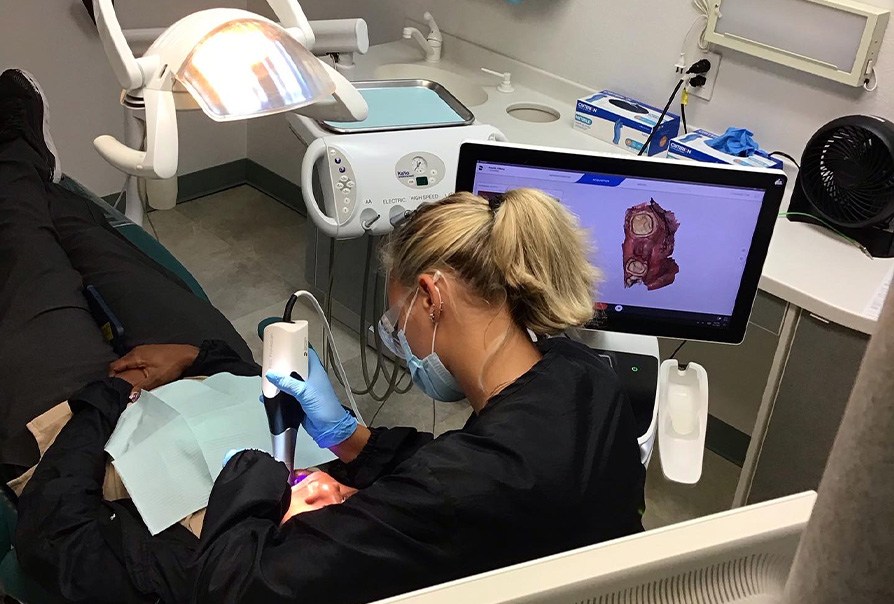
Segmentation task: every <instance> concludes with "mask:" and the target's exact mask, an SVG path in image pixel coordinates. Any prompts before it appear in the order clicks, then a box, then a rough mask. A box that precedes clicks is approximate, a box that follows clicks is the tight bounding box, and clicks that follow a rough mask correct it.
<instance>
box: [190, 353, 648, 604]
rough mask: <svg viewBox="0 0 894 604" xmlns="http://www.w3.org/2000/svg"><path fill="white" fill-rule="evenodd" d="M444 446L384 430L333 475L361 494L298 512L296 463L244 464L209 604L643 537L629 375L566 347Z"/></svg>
mask: <svg viewBox="0 0 894 604" xmlns="http://www.w3.org/2000/svg"><path fill="white" fill-rule="evenodd" d="M539 346H540V348H541V351H542V352H543V358H542V359H541V360H540V361H539V362H538V363H537V364H536V365H535V366H534V367H532V368H531V370H530V371H528V372H527V373H525V374H524V375H523V376H521V377H520V378H519V379H518V380H516V381H515V382H514V383H512V384H511V385H510V386H508V387H506V388H505V389H504V390H503V391H502V392H500V393H499V394H497V395H496V396H494V397H493V398H492V399H491V400H490V401H489V402H488V404H487V405H486V406H485V407H484V409H483V410H482V411H481V412H480V413H479V414H477V415H474V414H473V415H472V417H471V418H470V419H469V421H468V422H467V423H466V425H465V427H464V428H463V429H462V430H457V431H453V432H448V433H445V434H443V435H441V436H440V437H438V438H433V437H432V435H431V434H425V433H420V432H417V431H416V430H413V429H409V428H392V429H376V430H374V431H373V434H372V437H371V439H370V441H369V443H368V444H367V445H366V447H365V448H364V450H363V451H362V452H361V454H360V455H359V456H358V457H357V459H356V460H354V461H353V462H351V463H349V464H340V465H341V467H340V468H337V469H336V470H335V471H333V475H334V476H335V477H336V478H338V479H339V480H341V481H343V482H345V483H346V484H349V485H350V486H354V487H357V488H360V489H362V490H361V491H360V492H359V493H357V494H356V495H354V496H353V497H351V498H350V499H349V500H348V501H347V502H345V503H343V504H341V505H333V506H330V507H327V508H324V509H321V510H317V511H314V512H309V513H305V514H300V515H298V516H295V517H293V518H291V519H290V520H289V521H288V522H287V523H285V524H284V525H282V526H281V527H280V526H279V524H280V520H281V518H282V516H283V514H284V513H285V511H286V509H287V508H288V503H289V493H290V492H289V489H288V486H287V480H286V479H287V471H286V469H285V466H283V465H282V464H280V463H277V462H276V461H274V460H273V459H272V458H271V457H269V456H268V455H266V454H263V453H259V452H254V451H246V452H242V453H240V454H238V455H236V456H234V457H233V458H232V459H231V460H230V462H229V463H228V464H227V466H226V468H225V469H224V470H223V472H222V473H221V475H220V476H219V478H218V480H217V482H216V483H215V485H214V489H213V491H212V493H211V499H210V503H209V505H208V510H207V513H206V517H205V524H204V528H203V530H202V537H201V541H200V546H199V552H198V555H197V559H196V563H195V565H194V567H193V568H192V569H191V570H192V571H193V572H194V573H195V574H194V575H193V577H194V579H195V587H194V590H193V594H192V598H193V600H194V601H198V602H221V603H223V602H265V603H272V602H327V603H338V602H368V601H371V600H376V599H379V598H384V597H387V596H391V595H396V594H399V593H404V592H407V591H410V590H414V589H418V588H422V587H425V586H429V585H434V584H437V583H442V582H445V581H449V580H453V579H457V578H460V577H464V576H468V575H471V574H476V573H480V572H484V571H487V570H492V569H495V568H500V567H503V566H507V565H510V564H515V563H519V562H523V561H526V560H531V559H534V558H539V557H542V556H546V555H549V554H555V553H558V552H562V551H567V550H569V549H573V548H577V547H581V546H585V545H590V544H593V543H597V542H600V541H604V540H607V539H613V538H616V537H621V536H624V535H629V534H632V533H635V532H638V531H642V523H641V518H642V512H643V509H644V499H643V487H644V482H645V470H644V468H643V466H642V464H641V463H640V453H639V447H638V445H637V441H636V427H635V425H636V422H635V421H634V417H633V412H632V410H631V407H630V405H629V403H628V402H627V400H626V398H625V397H624V395H623V393H622V391H621V388H620V384H619V382H618V379H617V377H616V376H615V374H614V373H613V372H612V370H611V369H610V368H609V367H608V366H607V365H606V364H605V363H604V362H602V361H601V360H600V359H599V358H598V357H597V356H596V355H595V353H594V352H593V351H592V350H591V349H589V348H587V347H585V346H583V345H581V344H579V343H576V342H573V341H571V340H568V339H566V338H553V339H550V340H546V341H545V342H542V343H541V344H539Z"/></svg>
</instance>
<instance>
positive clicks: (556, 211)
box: [382, 189, 601, 335]
mask: <svg viewBox="0 0 894 604" xmlns="http://www.w3.org/2000/svg"><path fill="white" fill-rule="evenodd" d="M501 197H502V203H500V204H496V203H495V204H494V208H495V209H491V204H490V203H489V202H488V201H487V200H485V199H484V198H482V197H478V196H477V195H472V194H471V193H455V194H453V195H450V196H449V197H446V198H444V199H442V200H440V201H438V202H435V203H431V204H428V205H425V206H422V207H420V208H419V210H417V211H416V213H415V214H413V215H412V217H410V218H409V219H408V220H407V221H406V222H405V223H404V224H402V225H400V226H398V228H397V229H396V230H395V231H394V232H393V233H392V234H391V235H390V236H389V237H388V239H386V241H385V244H384V246H383V248H382V264H383V266H384V268H385V269H386V270H387V271H388V272H389V273H390V275H391V277H392V278H393V279H396V280H397V282H398V283H400V284H402V285H404V286H407V287H415V286H416V279H417V278H418V276H419V275H420V274H422V273H425V272H428V271H432V270H436V269H441V270H447V271H452V272H453V273H455V274H457V275H458V276H459V277H460V278H461V279H462V280H463V281H464V282H465V284H466V285H467V286H469V287H470V288H471V289H472V290H473V291H474V292H475V293H476V294H478V295H479V296H480V297H481V298H482V299H484V300H485V301H486V302H488V303H503V302H505V303H506V304H507V305H508V308H509V311H510V314H511V316H512V318H513V320H514V321H515V323H516V324H518V325H519V326H520V327H522V328H525V329H530V330H531V331H532V332H534V333H535V334H538V335H555V334H557V333H560V332H562V331H563V330H565V329H566V328H568V327H571V326H575V325H581V324H583V323H586V322H587V321H589V320H590V319H591V318H592V317H593V300H594V296H595V291H594V290H595V286H596V284H597V282H598V281H599V279H600V277H601V273H600V271H599V270H598V269H597V268H595V267H594V266H593V265H592V264H591V263H590V261H589V259H588V256H589V252H590V249H589V246H588V244H587V239H588V238H587V236H586V233H585V232H584V230H583V229H581V227H580V225H579V224H578V221H577V218H576V217H575V216H574V215H573V214H571V213H570V212H569V211H568V210H566V209H565V208H564V207H563V206H562V205H561V204H560V203H559V202H558V201H557V200H556V199H554V198H553V197H550V196H549V195H547V194H546V193H543V192H542V191H538V190H536V189H514V190H511V191H508V192H506V193H505V194H503V195H502V196H501Z"/></svg>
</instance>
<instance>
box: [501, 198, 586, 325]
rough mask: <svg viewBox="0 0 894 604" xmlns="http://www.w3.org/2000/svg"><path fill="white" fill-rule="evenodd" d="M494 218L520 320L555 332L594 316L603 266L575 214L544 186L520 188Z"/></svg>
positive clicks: (514, 309) (505, 277)
mask: <svg viewBox="0 0 894 604" xmlns="http://www.w3.org/2000/svg"><path fill="white" fill-rule="evenodd" d="M494 218H495V219H494V226H493V233H492V249H493V259H494V262H495V264H496V265H497V267H498V268H499V271H500V273H501V274H502V275H503V280H504V282H505V284H506V293H507V296H508V300H509V304H510V308H511V309H512V314H513V316H514V317H515V319H516V321H517V322H518V323H519V324H521V325H522V326H524V327H526V328H528V329H530V330H531V331H533V332H534V333H538V334H555V333H559V332H561V331H563V330H564V329H566V328H567V327H569V326H572V325H580V324H582V323H585V322H587V321H588V320H590V319H591V318H592V317H593V297H594V294H595V291H594V289H595V285H596V282H597V280H598V278H599V271H598V270H597V269H596V268H595V267H593V266H592V265H591V264H590V260H589V258H588V255H589V254H588V252H589V249H588V245H587V237H586V234H585V232H584V231H583V230H582V229H581V228H580V226H579V225H578V222H577V219H576V218H575V216H574V215H573V214H571V213H570V212H569V211H568V210H566V209H565V208H564V207H563V206H562V205H561V204H560V203H559V202H558V201H556V200H555V199H554V198H552V197H550V196H549V195H547V194H546V193H543V192H542V191H538V190H535V189H515V190H512V191H509V192H507V193H506V194H505V195H504V196H503V203H502V204H501V206H500V207H499V208H498V209H497V211H496V212H495V217H494Z"/></svg>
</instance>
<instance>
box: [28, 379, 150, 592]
mask: <svg viewBox="0 0 894 604" xmlns="http://www.w3.org/2000/svg"><path fill="white" fill-rule="evenodd" d="M132 388H133V385H132V384H131V383H128V382H126V381H124V380H122V379H117V378H110V379H106V380H103V381H100V382H94V383H92V384H90V385H88V386H86V387H85V388H83V389H82V390H81V391H79V392H78V393H77V394H75V395H74V396H73V397H72V398H71V399H70V400H69V405H70V406H71V409H72V412H73V416H72V418H71V420H70V421H69V422H68V424H66V426H65V427H64V428H63V429H62V431H61V432H60V433H59V436H58V437H56V441H55V442H54V443H53V445H52V446H51V447H50V448H49V449H48V450H47V452H46V454H45V455H44V457H43V459H42V460H41V462H40V463H39V464H38V465H37V469H36V470H35V472H34V476H33V477H32V478H31V480H30V482H29V483H28V485H27V486H26V487H25V490H24V492H23V493H22V496H21V498H20V499H19V522H18V526H17V530H16V544H17V547H16V550H17V552H18V557H19V560H20V561H21V564H22V567H23V568H24V569H25V571H26V572H27V573H28V574H29V575H31V576H32V577H34V578H35V579H37V580H38V581H39V582H40V583H41V584H43V585H45V586H47V587H48V588H50V589H51V590H53V591H57V592H60V593H61V595H63V596H64V598H65V599H66V600H68V601H73V602H121V601H124V600H125V597H124V596H125V595H127V596H128V597H127V599H128V600H131V599H135V598H139V597H140V596H139V594H138V593H137V592H136V590H135V589H134V587H133V586H132V585H131V583H130V581H129V579H128V575H127V571H126V568H125V567H124V564H123V561H121V560H120V559H119V558H118V557H117V556H116V555H115V553H114V550H113V548H112V547H111V546H110V545H109V543H108V542H107V540H106V538H105V536H104V535H105V534H107V533H108V529H107V527H108V525H110V523H111V522H110V521H111V518H110V515H111V512H110V510H109V509H108V507H106V505H105V504H104V502H103V500H102V481H103V476H104V474H105V452H104V451H103V447H104V446H105V443H106V441H107V440H108V439H109V436H110V435H111V434H112V431H113V430H114V428H115V425H116V423H117V422H118V417H119V416H120V415H121V412H122V411H123V410H124V408H125V407H126V405H127V403H128V400H129V396H130V393H131V389H132ZM98 569H102V570H101V571H100V572H97V570H98Z"/></svg>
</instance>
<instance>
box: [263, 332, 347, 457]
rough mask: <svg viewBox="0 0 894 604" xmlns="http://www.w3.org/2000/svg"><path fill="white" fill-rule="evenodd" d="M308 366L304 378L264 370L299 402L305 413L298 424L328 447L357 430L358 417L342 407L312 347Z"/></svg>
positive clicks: (275, 383)
mask: <svg viewBox="0 0 894 604" xmlns="http://www.w3.org/2000/svg"><path fill="white" fill-rule="evenodd" d="M307 368H308V373H309V374H310V375H309V376H308V377H307V380H306V381H305V380H302V379H300V378H295V377H292V376H288V375H281V374H278V373H275V372H273V371H268V372H267V379H268V380H270V383H271V384H273V385H274V386H276V387H277V388H279V389H280V390H282V391H283V392H285V393H287V394H290V395H292V396H294V397H295V398H296V399H297V400H298V402H299V403H301V408H302V409H304V413H305V418H304V421H303V422H301V425H302V426H304V429H305V430H307V433H308V434H310V437H311V438H313V439H314V442H316V443H317V445H319V446H320V447H321V448H324V449H328V448H329V447H334V446H335V445H338V444H341V443H343V442H344V441H346V440H347V439H348V438H349V437H350V436H351V435H352V434H353V433H354V430H356V429H357V420H356V419H354V418H353V417H352V416H351V415H350V414H349V413H348V412H347V411H345V408H344V407H342V406H341V402H339V400H338V397H337V396H336V395H335V390H334V389H333V388H332V382H330V381H329V376H328V375H327V374H326V370H325V369H324V368H323V364H322V363H320V357H318V356H317V353H316V351H315V350H314V349H313V348H311V349H310V350H309V351H308V359H307Z"/></svg>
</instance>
